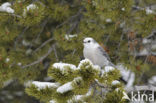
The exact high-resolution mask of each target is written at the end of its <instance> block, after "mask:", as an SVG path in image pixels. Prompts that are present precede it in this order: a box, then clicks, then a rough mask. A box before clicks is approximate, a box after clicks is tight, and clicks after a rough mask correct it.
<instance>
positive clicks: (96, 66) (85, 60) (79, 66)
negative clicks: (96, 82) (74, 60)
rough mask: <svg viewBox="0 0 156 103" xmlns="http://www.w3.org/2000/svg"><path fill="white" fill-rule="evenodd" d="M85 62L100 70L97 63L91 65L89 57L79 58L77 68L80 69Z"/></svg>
mask: <svg viewBox="0 0 156 103" xmlns="http://www.w3.org/2000/svg"><path fill="white" fill-rule="evenodd" d="M87 62H89V64H90V65H91V66H92V67H93V69H95V70H97V71H100V67H99V66H98V65H93V63H92V62H91V61H90V60H89V59H84V60H81V61H80V64H79V65H78V69H81V66H82V65H84V64H85V63H87Z"/></svg>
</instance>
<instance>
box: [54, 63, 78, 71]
mask: <svg viewBox="0 0 156 103" xmlns="http://www.w3.org/2000/svg"><path fill="white" fill-rule="evenodd" d="M53 67H54V68H57V69H60V70H61V71H63V70H64V69H65V67H70V68H71V69H73V70H76V69H77V68H76V66H75V65H72V64H67V63H54V64H53Z"/></svg>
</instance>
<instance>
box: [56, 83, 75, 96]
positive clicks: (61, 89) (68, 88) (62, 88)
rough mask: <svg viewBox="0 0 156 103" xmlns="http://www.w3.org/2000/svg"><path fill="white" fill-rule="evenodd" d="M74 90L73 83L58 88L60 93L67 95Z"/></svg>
mask: <svg viewBox="0 0 156 103" xmlns="http://www.w3.org/2000/svg"><path fill="white" fill-rule="evenodd" d="M72 89H73V86H72V82H68V83H66V84H64V85H62V86H60V87H59V88H57V92H58V93H61V94H62V93H65V92H67V91H70V90H72Z"/></svg>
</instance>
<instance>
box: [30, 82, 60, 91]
mask: <svg viewBox="0 0 156 103" xmlns="http://www.w3.org/2000/svg"><path fill="white" fill-rule="evenodd" d="M32 84H34V85H35V86H36V87H37V88H38V90H41V89H45V88H46V87H48V88H57V87H58V86H60V83H50V82H39V81H33V82H32Z"/></svg>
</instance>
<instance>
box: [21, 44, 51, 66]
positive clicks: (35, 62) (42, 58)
mask: <svg viewBox="0 0 156 103" xmlns="http://www.w3.org/2000/svg"><path fill="white" fill-rule="evenodd" d="M53 45H54V44H53ZM53 45H52V46H51V48H49V50H48V52H47V53H46V54H45V55H44V56H42V57H41V58H39V59H38V60H37V61H34V62H32V63H30V64H27V65H24V66H22V67H21V68H23V69H24V68H27V67H30V66H33V65H35V64H38V63H40V62H41V61H43V60H44V59H45V58H46V57H47V56H48V55H49V54H50V53H51V52H52V50H53Z"/></svg>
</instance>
